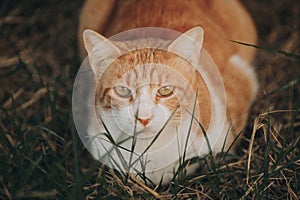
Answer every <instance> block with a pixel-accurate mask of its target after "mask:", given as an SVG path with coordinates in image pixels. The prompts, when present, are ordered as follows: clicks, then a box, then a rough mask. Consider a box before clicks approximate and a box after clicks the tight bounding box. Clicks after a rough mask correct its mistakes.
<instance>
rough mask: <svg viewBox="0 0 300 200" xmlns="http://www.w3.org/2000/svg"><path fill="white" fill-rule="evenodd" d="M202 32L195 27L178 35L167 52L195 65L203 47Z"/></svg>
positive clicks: (199, 28) (198, 27)
mask: <svg viewBox="0 0 300 200" xmlns="http://www.w3.org/2000/svg"><path fill="white" fill-rule="evenodd" d="M203 38H204V31H203V29H202V28H201V27H200V26H196V27H194V28H192V29H190V30H188V31H187V32H185V33H183V34H182V35H180V36H179V37H178V38H177V39H176V40H174V41H173V42H172V43H171V44H170V46H169V47H168V51H171V52H174V53H176V54H178V55H180V56H182V57H184V58H186V59H188V60H189V61H191V62H192V64H197V63H198V59H199V56H200V53H201V49H202V45H203Z"/></svg>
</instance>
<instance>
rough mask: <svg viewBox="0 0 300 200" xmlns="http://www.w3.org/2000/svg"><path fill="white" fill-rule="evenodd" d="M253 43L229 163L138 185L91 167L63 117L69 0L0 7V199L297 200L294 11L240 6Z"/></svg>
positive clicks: (298, 78) (299, 77) (295, 7)
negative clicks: (248, 104) (245, 107)
mask: <svg viewBox="0 0 300 200" xmlns="http://www.w3.org/2000/svg"><path fill="white" fill-rule="evenodd" d="M243 2H244V3H245V5H246V7H247V8H248V10H249V11H250V13H251V15H252V16H253V18H254V21H255V23H256V26H257V29H258V35H259V42H258V46H257V47H256V48H257V56H256V59H255V61H254V66H255V70H256V72H257V75H258V80H259V85H260V88H259V93H258V96H257V98H256V100H255V102H254V103H253V106H252V109H251V114H250V117H249V120H248V123H247V127H246V128H245V130H244V132H243V135H242V136H241V137H243V138H242V142H241V143H240V144H239V146H238V155H237V156H226V157H224V156H223V155H220V156H219V157H217V158H215V159H212V158H211V156H208V157H207V158H206V159H199V160H198V161H197V162H199V163H200V164H201V166H202V167H201V169H199V170H198V172H197V174H195V175H194V176H193V177H188V178H186V179H184V180H181V181H179V182H176V181H175V182H173V183H171V184H170V185H168V186H165V187H158V188H153V187H151V186H149V187H147V186H145V185H143V184H141V183H137V181H136V180H132V179H128V180H126V177H125V178H124V177H122V176H121V175H120V174H118V173H115V172H113V171H111V170H108V169H105V168H104V167H103V166H101V164H100V163H97V162H95V161H94V160H93V159H92V158H91V157H90V155H89V154H88V153H87V152H86V150H85V149H84V148H83V146H82V144H81V141H80V140H79V138H78V135H77V133H76V130H75V128H74V124H73V119H72V112H71V96H72V86H73V82H74V79H75V76H76V73H77V70H78V68H79V66H80V60H79V56H78V51H77V40H76V39H77V38H76V34H77V23H78V14H79V9H80V7H81V5H82V3H83V2H82V1H79V0H74V1H70V0H65V1H59V0H51V1H39V0H27V1H25V0H21V1H19V0H4V1H1V3H0V30H1V31H0V113H1V114H0V160H1V162H0V199H25V198H28V199H83V198H85V199H99V198H103V199H115V198H124V199H155V198H161V199H188V198H203V199H240V198H241V199H254V198H259V199H299V197H300V152H299V150H300V147H299V146H300V144H299V143H300V142H299V140H300V114H299V107H300V95H299V94H300V86H299V84H300V83H299V82H300V66H299V63H300V57H299V55H300V34H299V33H300V27H299V26H300V17H299V16H300V6H299V2H298V1H292V0H287V1H280V0H273V1H272V0H264V1H262V0H251V1H246V0H244V1H243Z"/></svg>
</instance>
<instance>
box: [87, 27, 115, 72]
mask: <svg viewBox="0 0 300 200" xmlns="http://www.w3.org/2000/svg"><path fill="white" fill-rule="evenodd" d="M83 41H84V46H85V49H86V51H87V53H88V55H89V61H90V65H91V68H92V70H93V72H94V74H95V75H96V77H97V76H98V75H99V73H102V72H103V71H104V67H107V66H106V64H105V62H104V60H105V61H109V60H113V59H115V58H117V57H118V56H119V55H120V53H121V51H120V49H119V48H118V47H116V46H115V45H114V44H113V43H112V42H111V41H110V40H108V39H107V38H105V37H104V36H102V35H101V34H99V33H97V32H95V31H93V30H90V29H86V30H84V31H83Z"/></svg>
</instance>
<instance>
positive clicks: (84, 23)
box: [79, 0, 257, 183]
mask: <svg viewBox="0 0 300 200" xmlns="http://www.w3.org/2000/svg"><path fill="white" fill-rule="evenodd" d="M196 26H201V27H202V28H203V29H204V41H202V40H203V32H202V29H201V28H194V29H192V28H193V27H196ZM140 27H163V28H168V29H173V30H176V31H179V32H182V33H183V32H186V34H185V35H186V36H188V37H190V38H192V39H193V40H194V41H195V44H196V46H195V44H194V45H190V46H187V47H188V49H189V50H188V51H187V52H185V51H182V46H184V45H185V42H186V41H185V40H184V39H183V40H182V39H177V40H175V42H172V41H171V42H170V41H168V40H166V41H152V40H151V38H148V39H147V38H146V39H144V40H139V41H137V40H136V41H128V42H127V43H126V44H117V43H114V44H112V43H110V42H109V41H108V40H106V39H105V38H104V37H102V36H100V35H97V34H96V33H94V32H91V31H86V32H85V34H84V40H85V47H86V49H87V52H88V53H89V60H90V63H91V65H92V69H93V71H94V73H95V77H96V81H97V89H96V95H95V104H96V107H97V109H96V112H98V113H97V114H99V117H100V118H101V119H102V120H103V121H104V123H106V126H107V127H106V128H107V129H109V130H111V131H112V135H113V134H115V135H114V137H116V138H118V137H119V136H120V135H121V134H122V133H124V132H126V133H127V134H128V133H130V132H134V130H136V131H137V132H138V133H141V134H142V135H141V137H142V138H143V137H144V138H147V137H148V136H149V137H150V136H152V135H155V134H156V133H157V132H159V131H160V129H161V128H162V127H163V126H164V124H165V122H166V121H167V120H168V119H169V118H170V116H172V119H171V120H170V123H169V124H168V125H167V126H166V127H165V129H166V130H164V132H165V133H164V132H163V134H162V135H161V136H159V137H158V139H157V140H156V142H155V143H154V144H153V145H152V147H151V148H150V149H149V150H150V151H151V150H152V151H154V150H155V149H159V148H160V147H161V146H164V145H166V144H167V143H169V141H170V140H172V138H173V136H172V134H173V135H174V134H178V133H176V132H177V131H178V130H181V129H182V130H183V129H188V128H189V124H190V121H191V120H190V117H188V116H191V113H189V114H187V113H185V110H189V111H190V112H192V111H193V103H194V99H195V98H196V93H197V103H196V107H197V108H196V111H195V113H194V116H195V118H197V120H199V121H200V122H201V124H202V125H203V127H204V129H205V130H207V131H208V130H214V127H212V126H217V125H220V124H217V123H215V124H214V123H213V120H212V119H213V117H214V115H215V114H214V113H213V111H212V110H213V109H211V107H213V106H214V107H215V108H214V109H219V107H218V106H216V105H217V104H215V103H214V100H213V98H215V97H214V95H213V94H211V93H210V91H209V88H208V87H207V86H206V83H205V81H206V80H205V79H203V78H202V77H201V76H200V75H199V74H197V71H196V70H195V69H194V68H193V67H191V66H190V63H188V62H186V60H184V59H182V58H179V57H178V56H177V55H176V53H177V54H180V55H181V54H183V56H187V57H189V56H190V57H191V63H192V64H195V65H197V64H199V63H198V59H200V57H201V56H200V54H201V47H202V42H203V47H204V49H206V51H207V52H208V54H209V55H210V56H211V57H212V59H213V61H214V62H215V63H216V65H217V67H218V70H219V72H220V74H221V77H222V79H223V83H224V87H225V94H226V103H224V104H225V105H221V106H220V107H222V106H224V107H225V108H226V125H225V128H226V127H227V128H228V127H229V126H230V124H232V128H231V131H230V132H229V134H228V137H227V140H226V145H225V146H226V147H228V146H229V145H230V144H231V143H232V141H233V139H234V134H233V132H234V133H238V132H239V131H241V130H242V128H243V127H244V125H245V120H246V118H247V115H248V109H249V106H250V104H251V102H252V100H253V98H254V96H255V93H256V89H257V84H256V79H255V75H254V72H253V70H252V69H251V66H250V65H249V63H250V62H251V60H252V59H253V56H254V50H253V49H252V48H247V47H244V46H241V45H237V44H235V43H233V42H230V41H229V40H236V41H242V42H245V43H251V44H255V42H256V30H255V27H254V25H253V22H252V20H251V18H250V16H249V15H248V13H247V12H246V10H245V9H244V8H243V6H242V5H241V4H240V3H239V2H238V1H236V0H229V1H224V0H190V1H182V0H174V1H167V0H164V1H162V0H151V1H148V0H130V1H123V0H119V1H113V0H101V1H99V0H88V1H87V2H86V4H85V6H84V8H83V10H82V13H81V17H80V27H79V44H80V48H81V49H80V50H81V55H82V56H84V55H86V53H85V50H84V46H83V40H82V32H83V30H84V29H86V28H88V29H92V30H95V31H97V32H99V33H101V34H103V35H105V36H106V37H109V36H112V35H114V34H117V33H119V32H122V31H125V30H128V29H134V28H140ZM162 37H163V36H162ZM103 41H104V43H105V44H104V46H103V45H102V46H101V47H98V46H97V45H98V44H100V43H101V42H103ZM136 43H149V44H150V46H151V45H152V46H155V45H157V44H156V43H158V44H159V45H158V46H165V48H166V49H167V50H168V51H170V52H166V51H161V50H157V49H155V48H152V49H151V48H147V49H141V50H136V51H130V52H126V51H125V53H124V55H122V56H121V57H118V55H116V52H119V53H120V52H121V51H120V49H122V48H124V49H126V48H127V49H128V48H129V46H131V45H134V44H136ZM122 45H123V46H122ZM197 45H198V46H197ZM172 52H173V53H172ZM174 53H175V54H174ZM119 55H121V54H119ZM106 57H108V58H111V57H115V61H113V62H112V64H111V65H110V66H109V67H108V68H107V70H106V71H104V70H102V71H104V72H103V73H102V72H101V78H100V80H98V79H99V74H98V72H97V69H96V68H97V67H100V68H101V64H99V63H101V62H102V61H103V60H105V59H106ZM158 65H163V67H158ZM164 66H168V67H164ZM100 71H101V70H100ZM176 73H179V74H180V76H179V75H176ZM97 76H98V77H97ZM182 77H183V79H184V80H187V82H185V81H181V80H180V79H182ZM212 83H213V81H212ZM188 87H190V91H194V92H195V93H194V94H189V93H188V92H187V91H189V90H187V89H186V88H188ZM199 91H200V92H199ZM188 95H190V96H188ZM193 95H194V96H193ZM183 96H184V97H185V99H186V100H183V101H181V100H179V99H180V98H181V97H183ZM216 98H217V97H216ZM187 99H188V100H189V101H188V100H187ZM178 104H180V106H181V107H179V109H178V107H177V106H178ZM149 110H151V111H149ZM173 112H174V113H173ZM199 112H200V113H201V114H199ZM111 113H114V115H111ZM149 113H150V114H149ZM129 115H131V116H129ZM177 115H178V116H179V117H177V118H178V119H176V116H177ZM116 116H117V118H118V119H117V120H116V119H114V121H117V122H110V121H109V119H110V118H111V119H112V118H113V117H116ZM126 116H129V117H128V119H125V118H126ZM173 118H174V119H173ZM124 119H125V120H124ZM179 119H180V120H179ZM176 120H177V121H176ZM178 121H181V124H180V125H179V124H178V123H179V122H178ZM177 122H178V123H177ZM212 124H213V125H212ZM91 126H94V125H91ZM101 129H102V130H101V131H103V132H105V129H104V128H103V127H102V126H101ZM191 130H192V132H194V133H193V134H192V135H193V137H196V138H195V140H197V139H198V140H202V141H201V142H203V141H204V140H205V139H204V137H203V132H202V131H201V130H200V128H199V127H198V129H197V128H195V127H194V126H192V128H191ZM95 131H96V130H93V128H90V130H89V132H90V133H89V134H90V135H94V136H95V133H93V132H95ZM211 132H212V133H211ZM211 132H208V133H210V134H211V135H212V136H211V138H210V139H211V140H214V139H213V138H214V136H213V134H214V133H213V131H211ZM226 132H227V131H226V130H225V129H224V130H223V132H222V136H220V137H219V138H218V139H220V141H218V142H217V144H216V145H215V146H214V148H213V151H215V152H218V151H220V150H221V149H222V145H223V143H224V140H225V138H226ZM179 134H180V133H179ZM186 137H187V136H183V137H182V138H181V139H182V140H185V139H186ZM179 138H180V137H179ZM216 140H217V139H216ZM143 141H144V143H143ZM181 142H182V143H184V141H181ZM149 143H151V140H148V141H147V140H143V139H142V140H141V141H140V142H138V143H137V146H136V149H135V150H136V151H137V152H139V153H141V152H143V150H145V147H146V146H147V145H149ZM196 144H198V143H197V142H195V143H193V142H191V146H192V149H193V148H197V146H196ZM93 145H94V147H93V148H94V153H92V154H93V156H94V157H96V158H97V154H99V152H97V151H98V150H95V148H96V147H95V146H97V145H100V144H93ZM126 145H127V147H130V145H131V143H128V144H125V146H126ZM179 146H180V145H179ZM172 148H173V149H172ZM181 148H182V146H181ZM100 149H101V148H100ZM207 149H208V148H206V150H203V152H197V153H191V152H187V155H188V156H187V158H191V157H193V156H201V155H204V154H205V153H207ZM103 150H104V149H103V148H102V151H103ZM177 150H178V149H176V146H172V145H170V148H169V149H167V150H166V151H164V150H162V151H161V152H162V153H158V154H153V157H151V155H149V157H151V159H153V160H154V162H164V160H167V157H170V156H168V155H167V156H166V155H164V154H176V151H177ZM100 154H101V153H100ZM114 156H116V155H114ZM171 157H172V156H171ZM167 162H168V161H166V164H165V165H159V167H157V166H156V167H153V169H158V168H160V169H159V171H157V172H155V170H150V172H149V173H148V174H146V175H147V176H149V178H150V179H151V180H152V181H154V182H155V183H158V182H159V180H160V178H161V177H162V176H164V180H163V182H164V183H166V182H168V181H170V179H171V178H172V176H171V175H170V174H172V173H171V172H172V170H173V168H174V167H175V166H177V165H178V162H173V160H172V162H171V161H170V162H171V163H172V164H171V165H168V164H167ZM150 165H151V164H150ZM164 167H166V168H164ZM150 168H151V167H150ZM161 168H162V170H161Z"/></svg>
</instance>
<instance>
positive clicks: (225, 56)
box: [79, 0, 256, 141]
mask: <svg viewBox="0 0 300 200" xmlns="http://www.w3.org/2000/svg"><path fill="white" fill-rule="evenodd" d="M149 26H151V27H164V28H169V29H173V30H177V31H179V32H185V31H187V30H189V29H191V28H192V27H195V26H201V27H203V29H204V31H205V37H204V43H203V47H204V48H205V49H206V50H207V51H208V53H209V54H210V56H211V57H212V58H213V60H214V62H215V63H216V65H217V66H218V69H219V71H220V73H221V75H222V78H223V81H224V85H225V90H226V96H227V115H228V118H229V119H230V120H232V121H233V125H234V129H235V131H240V130H241V129H242V128H243V127H244V125H245V119H246V117H247V113H248V109H249V106H250V104H251V101H252V99H253V98H254V95H253V94H255V90H256V88H255V83H253V82H255V81H256V80H253V77H249V75H248V74H245V73H244V72H243V71H242V70H241V69H239V68H237V67H236V66H235V64H233V63H231V62H230V61H229V59H230V57H231V56H233V55H239V56H240V57H241V58H242V59H243V60H244V61H245V62H248V63H249V62H251V60H252V59H253V56H254V49H253V48H248V47H245V46H242V45H237V44H235V43H233V42H230V41H229V40H236V41H242V42H245V43H251V44H255V43H256V29H255V26H254V23H253V21H252V19H251V17H250V16H249V14H248V13H247V11H246V10H245V8H244V7H243V5H242V4H241V3H240V2H239V1H237V0H230V1H225V0H189V1H188V0H186V1H182V0H172V1H170V0H150V1H149V0H126V1H124V0H116V1H115V0H101V1H100V0H87V1H86V3H85V5H84V7H83V9H82V12H81V17H80V24H79V45H80V52H81V56H82V57H84V56H85V55H86V53H85V50H84V47H83V42H82V32H83V30H84V29H86V28H89V29H93V30H95V31H97V32H99V33H101V34H103V35H105V36H106V37H109V36H112V35H114V34H116V33H119V32H122V31H125V30H128V29H132V28H137V27H149ZM208 115H209V113H208ZM207 118H208V117H207ZM230 140H231V141H232V139H230Z"/></svg>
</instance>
